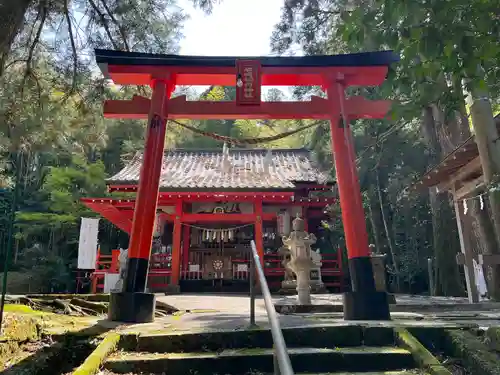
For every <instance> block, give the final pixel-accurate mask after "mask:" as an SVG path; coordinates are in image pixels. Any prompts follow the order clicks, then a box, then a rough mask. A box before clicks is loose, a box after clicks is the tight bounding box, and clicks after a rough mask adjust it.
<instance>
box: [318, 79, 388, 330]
mask: <svg viewBox="0 0 500 375" xmlns="http://www.w3.org/2000/svg"><path fill="white" fill-rule="evenodd" d="M327 94H328V100H329V102H330V104H331V108H332V114H331V120H330V129H331V143H332V151H333V155H334V159H335V171H336V177H337V186H338V190H339V196H340V208H341V211H342V223H343V227H344V235H345V239H346V246H347V256H348V261H349V274H350V279H351V287H352V291H350V292H347V293H345V294H344V319H347V320H387V319H390V312H389V303H388V299H387V293H386V292H377V291H376V289H375V280H374V277H373V268H372V263H371V256H370V250H369V247H368V232H367V229H366V221H365V212H364V208H363V201H362V198H361V191H360V185H359V179H358V173H357V169H356V155H355V151H354V143H353V140H352V134H351V129H350V126H349V119H348V118H346V116H345V111H344V105H345V93H344V86H343V84H342V82H341V81H340V82H339V81H337V80H335V79H332V80H330V81H329V82H328V86H327Z"/></svg>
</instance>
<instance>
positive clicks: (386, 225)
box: [375, 168, 400, 292]
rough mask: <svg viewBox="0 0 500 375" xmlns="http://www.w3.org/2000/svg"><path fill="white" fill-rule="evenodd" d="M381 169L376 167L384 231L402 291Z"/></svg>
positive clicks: (398, 286) (398, 284) (397, 282)
mask: <svg viewBox="0 0 500 375" xmlns="http://www.w3.org/2000/svg"><path fill="white" fill-rule="evenodd" d="M378 171H379V169H378V168H376V169H375V181H376V183H377V195H378V202H379V205H380V214H381V216H382V223H383V224H384V231H385V237H386V240H387V246H388V247H389V252H390V253H391V260H392V266H393V269H394V273H395V276H396V287H397V290H398V292H399V291H400V280H399V278H400V273H399V265H398V260H397V259H396V251H395V249H394V243H393V241H392V236H391V232H390V230H389V225H388V224H387V218H386V214H385V204H384V199H383V196H382V189H381V187H380V176H379V172H378Z"/></svg>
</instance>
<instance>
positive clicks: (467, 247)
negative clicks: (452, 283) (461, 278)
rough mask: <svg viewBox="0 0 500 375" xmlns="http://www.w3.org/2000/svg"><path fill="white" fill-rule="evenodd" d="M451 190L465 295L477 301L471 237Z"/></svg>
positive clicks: (473, 301)
mask: <svg viewBox="0 0 500 375" xmlns="http://www.w3.org/2000/svg"><path fill="white" fill-rule="evenodd" d="M452 192H453V202H454V205H455V217H456V219H457V227H458V237H459V239H460V249H461V251H462V254H463V255H464V269H465V284H466V285H467V297H468V298H469V302H470V303H475V302H479V295H478V292H477V286H476V278H475V277H474V263H473V262H472V259H473V256H472V247H471V244H472V242H471V238H470V233H469V232H468V231H464V230H463V228H462V217H463V212H462V207H460V206H459V204H458V201H457V200H456V199H455V190H452Z"/></svg>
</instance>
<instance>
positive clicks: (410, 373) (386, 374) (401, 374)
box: [97, 370, 429, 375]
mask: <svg viewBox="0 0 500 375" xmlns="http://www.w3.org/2000/svg"><path fill="white" fill-rule="evenodd" d="M97 375H119V373H117V372H110V371H108V370H102V371H101V372H99V373H97ZM120 375H122V374H120ZM128 375H138V374H132V373H129V374H128ZM140 375H155V374H154V373H144V372H143V373H141V374H140ZM251 375H256V374H251ZM264 375H274V374H264ZM295 375H429V374H428V373H426V372H423V371H421V370H401V371H375V372H373V371H370V372H322V373H315V374H307V373H304V372H303V373H300V374H295Z"/></svg>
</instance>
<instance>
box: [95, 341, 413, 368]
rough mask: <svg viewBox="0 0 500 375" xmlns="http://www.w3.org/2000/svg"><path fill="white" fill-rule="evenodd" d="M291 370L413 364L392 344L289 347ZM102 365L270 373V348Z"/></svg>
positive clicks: (133, 357)
mask: <svg viewBox="0 0 500 375" xmlns="http://www.w3.org/2000/svg"><path fill="white" fill-rule="evenodd" d="M288 353H289V355H290V359H291V361H292V366H293V368H294V371H295V372H297V373H299V372H307V373H311V372H312V373H315V372H316V373H317V372H328V371H331V370H332V369H335V371H339V372H340V371H354V372H360V371H361V372H362V371H391V370H392V371H394V370H403V369H411V368H414V367H415V364H414V361H413V358H412V356H411V353H410V352H409V351H407V350H405V349H401V348H396V347H369V346H360V347H351V348H311V347H302V348H289V349H288ZM104 368H105V369H107V370H109V371H112V372H115V373H121V374H127V373H134V372H135V373H154V374H161V373H165V374H175V375H188V374H198V375H204V374H207V375H208V374H210V375H211V374H232V375H244V374H248V373H249V372H251V371H253V372H256V373H272V372H273V350H272V349H262V348H254V349H230V350H223V351H220V352H190V353H140V352H117V353H115V354H114V355H113V356H111V357H110V358H108V360H107V361H106V362H105V363H104Z"/></svg>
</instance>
